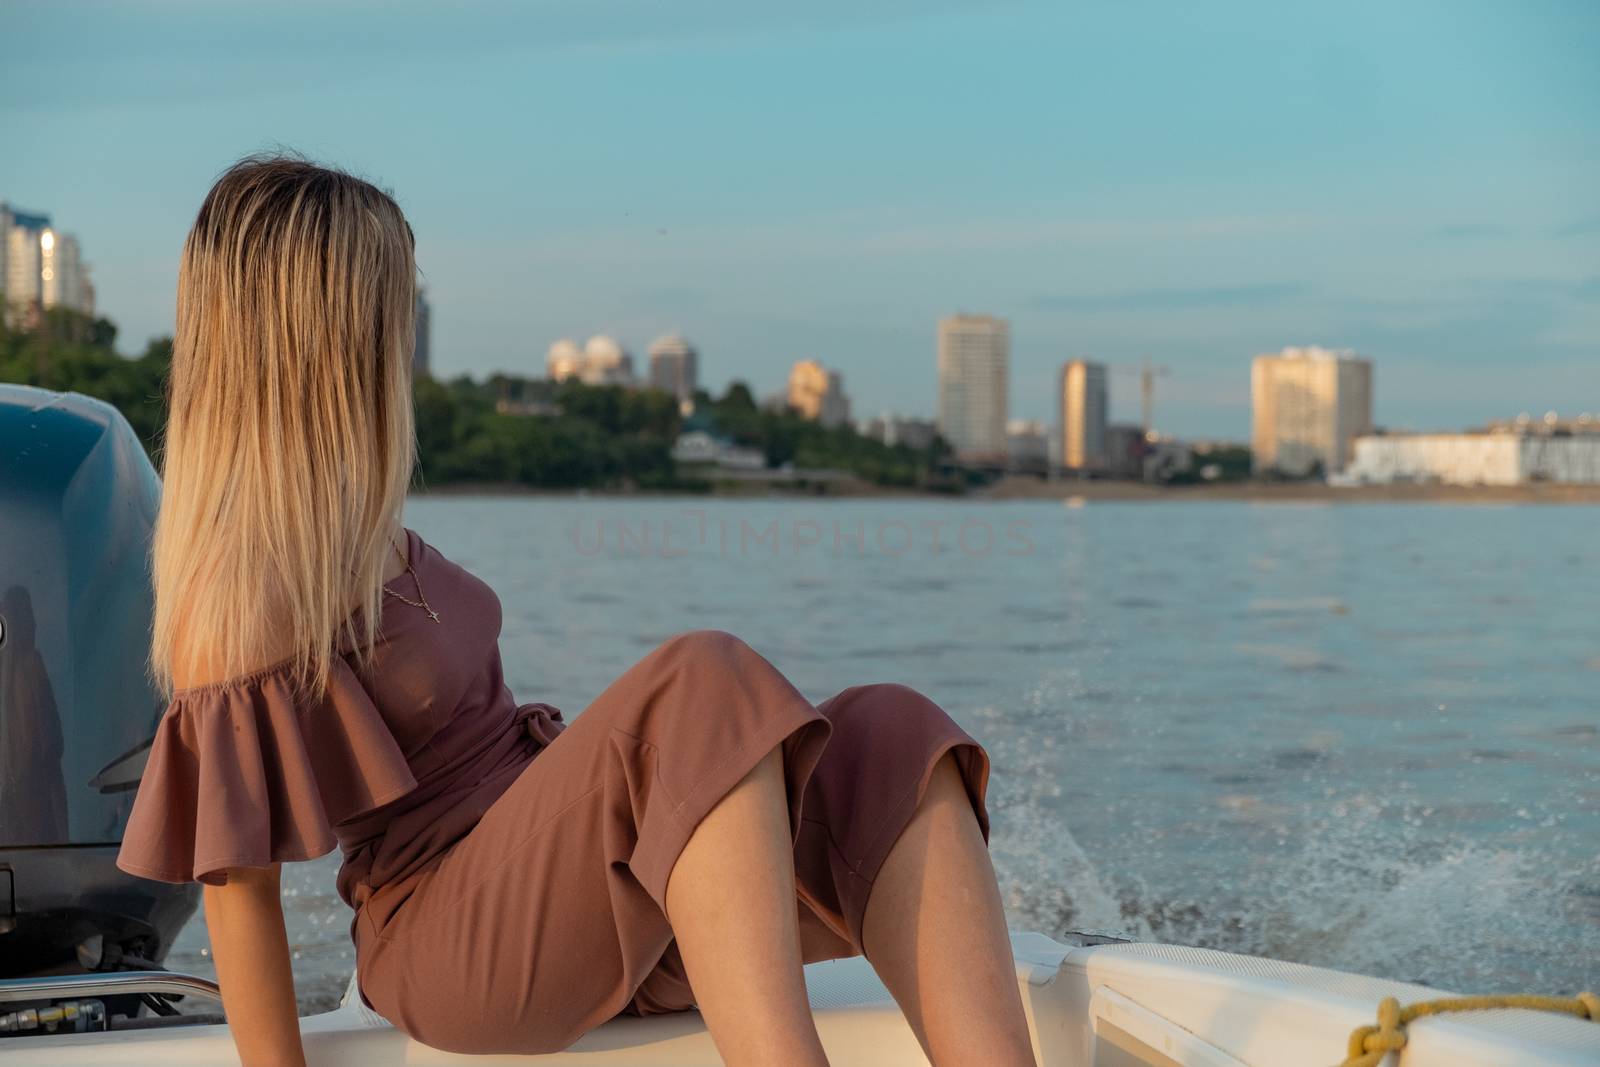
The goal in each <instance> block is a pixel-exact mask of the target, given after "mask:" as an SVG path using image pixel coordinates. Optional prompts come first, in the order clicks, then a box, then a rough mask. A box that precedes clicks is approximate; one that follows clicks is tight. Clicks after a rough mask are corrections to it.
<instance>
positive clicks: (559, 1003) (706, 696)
mask: <svg viewBox="0 0 1600 1067" xmlns="http://www.w3.org/2000/svg"><path fill="white" fill-rule="evenodd" d="M774 749H778V750H780V751H781V752H782V759H783V766H784V773H785V781H786V783H787V788H788V794H789V819H790V830H791V834H792V838H793V842H794V867H795V879H796V888H797V896H798V900H797V908H798V913H799V920H800V937H801V949H802V952H803V954H804V957H805V960H806V962H815V961H817V960H824V959H834V958H838V957H842V956H852V955H857V954H859V953H861V952H862V934H861V925H862V918H863V916H864V915H865V912H866V908H867V899H868V897H869V896H870V894H871V892H872V884H873V879H874V878H875V877H876V875H877V872H878V869H879V867H880V866H881V865H882V863H883V861H884V858H885V857H886V856H887V855H888V854H889V851H890V849H891V848H893V846H894V844H895V842H896V840H898V838H899V836H900V834H901V832H902V831H903V830H904V829H905V827H906V824H907V823H908V822H909V821H910V819H911V817H912V815H913V814H914V813H915V811H916V809H917V806H918V804H919V803H920V801H921V798H922V795H923V792H924V791H925V790H926V788H927V785H928V781H929V779H930V777H931V775H932V772H933V769H934V766H935V764H936V763H937V762H938V761H939V759H940V758H941V757H942V756H944V755H945V754H946V753H951V754H953V757H954V760H955V763H956V766H957V768H958V769H959V771H960V772H961V775H962V777H963V779H964V781H965V784H966V789H967V793H968V796H969V797H970V798H971V801H972V806H973V811H974V813H975V815H976V817H977V820H978V824H979V826H980V827H981V828H982V831H983V833H984V835H985V837H986V838H987V835H988V818H987V814H986V811H985V808H984V793H985V789H986V787H987V783H988V776H989V761H988V757H987V755H986V754H985V753H984V751H983V749H982V748H981V747H980V746H979V745H978V743H977V742H976V741H975V740H973V738H972V737H971V736H970V735H968V734H967V733H966V731H964V730H962V729H961V727H959V726H957V725H956V724H955V722H954V721H953V720H952V719H951V718H950V717H949V716H948V715H947V714H946V713H945V712H944V711H943V710H941V709H940V708H939V707H938V706H937V705H935V704H934V703H933V702H932V701H930V700H928V699H927V698H926V697H924V696H922V695H920V694H919V693H917V692H915V691H914V690H911V689H908V688H906V687H904V686H899V685H866V686H859V687H856V688H853V689H847V690H845V691H844V692H842V693H839V694H838V695H837V696H834V697H833V698H831V699H829V700H827V701H825V702H824V703H822V704H821V705H820V706H813V705H811V704H810V703H809V702H807V701H806V700H805V698H804V697H802V696H801V695H800V693H799V692H798V691H797V690H796V689H795V688H794V686H793V685H791V684H790V683H789V681H788V680H787V679H785V678H784V677H783V675H782V674H780V673H779V672H778V670H777V669H776V668H774V667H773V666H772V665H771V664H770V663H768V662H767V661H766V660H765V659H763V658H762V657H761V656H760V655H758V654H757V653H755V652H754V651H753V650H751V649H750V648H749V646H747V645H745V644H744V643H743V642H741V641H739V640H738V639H737V638H735V637H732V636H730V635H728V634H724V633H719V632H715V631H698V632H694V633H689V634H684V635H681V636H679V637H676V638H673V639H672V640H670V641H668V642H667V643H666V644H664V645H662V646H661V647H659V648H657V649H656V650H655V651H654V652H652V653H651V654H650V655H648V656H646V657H645V658H644V659H643V660H641V661H640V662H639V663H638V664H636V665H635V666H634V667H633V668H631V669H630V670H629V671H628V672H627V673H626V674H624V675H623V676H622V677H621V678H620V679H618V680H617V681H616V682H615V683H614V684H613V685H612V686H611V687H610V688H608V689H607V690H606V691H605V692H604V693H602V694H601V695H600V697H599V698H598V699H597V700H596V701H595V702H594V704H593V705H591V706H590V707H589V708H588V709H586V710H585V711H584V712H583V714H582V715H579V716H577V718H576V719H575V720H574V721H573V723H572V724H571V725H570V726H568V727H567V728H566V729H565V730H563V731H562V732H561V733H560V734H559V735H557V736H555V737H554V740H553V741H552V742H551V743H550V744H549V745H548V746H547V747H545V748H544V749H542V750H541V751H540V752H539V754H538V755H537V756H536V757H534V758H533V760H532V762H530V763H529V764H528V765H527V767H526V768H524V769H523V770H522V771H521V772H520V773H519V774H518V776H517V778H516V780H515V781H514V782H513V783H512V785H511V786H510V788H509V789H507V790H506V792H504V793H503V794H501V795H500V796H499V797H498V798H497V799H496V800H495V801H494V802H493V803H492V805H490V807H489V808H488V810H487V811H486V812H485V813H484V814H483V816H482V818H481V819H480V820H479V822H478V823H477V825H476V826H475V827H474V828H473V829H472V830H471V831H470V832H469V833H468V834H467V835H466V836H465V837H463V838H462V839H461V840H460V841H458V842H457V843H456V844H455V845H453V846H452V847H451V848H450V849H449V851H447V852H446V853H445V854H444V856H443V858H442V859H441V860H440V862H438V863H437V864H436V865H434V866H432V867H430V868H429V869H427V870H425V871H423V872H421V874H420V875H418V876H417V877H415V878H412V879H408V880H407V881H406V883H405V884H404V885H403V886H388V887H385V889H384V890H380V891H379V894H378V895H377V896H376V897H374V899H373V900H372V901H371V902H370V905H374V906H368V907H364V908H363V909H362V911H361V913H360V914H359V915H358V917H357V920H356V930H355V934H356V944H357V960H358V962H357V968H358V975H359V986H360V990H361V993H362V996H363V998H364V999H365V1000H366V1002H367V1003H368V1004H369V1005H371V1007H372V1008H373V1009H374V1010H376V1011H377V1012H379V1013H380V1014H382V1015H383V1016H384V1017H385V1018H387V1019H389V1020H390V1021H391V1022H393V1023H394V1024H395V1025H396V1026H397V1027H399V1028H400V1029H401V1030H403V1031H405V1032H406V1033H408V1034H410V1035H411V1036H412V1037H415V1038H416V1039H417V1040H419V1041H421V1042H423V1043H424V1044H427V1045H430V1046H433V1047H435V1048H440V1049H445V1050H449V1051H456V1052H474V1053H488V1052H498V1053H538V1052H550V1051H555V1050H558V1049H562V1048H565V1047H567V1046H568V1045H570V1044H571V1043H572V1042H573V1041H575V1040H577V1038H579V1037H580V1036H582V1035H583V1034H584V1033H586V1032H587V1031H589V1030H591V1029H593V1028H594V1027H596V1026H598V1025H600V1024H601V1023H604V1022H605V1021H606V1020H608V1019H610V1018H612V1017H614V1016H616V1015H618V1014H619V1013H624V1012H628V1013H633V1014H651V1013H656V1012H669V1011H681V1010H684V1009H687V1008H691V1007H693V1006H694V993H693V991H692V990H691V989H690V988H689V984H688V981H687V979H686V977H685V974H684V969H683V964H682V961H681V959H680V958H679V956H678V952H677V949H676V947H675V945H674V944H673V935H672V928H671V926H670V925H669V924H668V922H667V918H666V912H665V899H666V888H667V879H668V877H669V875H670V874H671V873H672V868H673V865H674V864H675V863H676V862H677V858H678V855H679V853H680V852H681V851H682V849H683V847H684V845H685V843H686V842H687V841H688V840H689V837H690V835H691V834H693V832H694V829H695V827H696V826H697V825H698V824H699V822H700V820H701V819H702V818H704V817H705V816H706V814H707V813H708V812H710V811H711V809H712V808H714V807H715V806H716V805H717V803H718V802H719V801H720V800H721V799H722V798H723V797H724V796H725V795H726V794H727V793H728V792H729V791H730V790H731V789H732V788H733V787H734V786H735V785H736V784H738V783H739V782H740V781H741V780H742V779H743V778H744V777H745V776H746V775H747V774H749V773H750V771H751V770H753V769H754V768H755V767H756V765H757V764H758V763H760V762H761V760H762V759H763V758H764V757H765V756H766V755H767V754H768V753H770V752H772V751H773V750H774ZM391 890H392V891H393V892H390V891H391Z"/></svg>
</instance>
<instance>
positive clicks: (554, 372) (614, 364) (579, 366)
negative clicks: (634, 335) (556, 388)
mask: <svg viewBox="0 0 1600 1067" xmlns="http://www.w3.org/2000/svg"><path fill="white" fill-rule="evenodd" d="M544 363H545V374H546V375H547V376H548V377H549V378H550V380H551V381H554V382H564V381H566V380H567V379H568V378H576V379H578V380H579V381H580V382H582V383H583V384H585V385H632V384H633V356H631V355H629V354H628V352H627V350H626V349H624V348H623V347H622V346H621V345H620V344H618V343H617V341H616V339H615V338H612V337H607V336H606V335H605V334H595V335H594V336H593V337H591V338H589V340H588V341H587V342H585V343H584V346H583V347H582V348H579V347H578V345H577V342H575V341H573V340H572V339H571V338H567V337H563V338H561V340H559V341H557V342H556V343H555V344H553V345H551V346H550V351H549V352H547V353H546V354H545V360H544Z"/></svg>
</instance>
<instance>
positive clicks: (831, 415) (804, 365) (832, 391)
mask: <svg viewBox="0 0 1600 1067" xmlns="http://www.w3.org/2000/svg"><path fill="white" fill-rule="evenodd" d="M789 406H790V407H792V408H794V409H795V410H796V411H798V412H799V413H800V414H801V415H804V416H805V417H806V418H808V419H812V420H814V421H816V422H820V423H822V425H824V426H842V425H844V424H845V423H847V422H849V421H850V398H849V397H847V396H845V392H844V377H843V376H842V375H841V374H840V373H839V372H838V371H836V370H829V369H828V368H827V367H824V366H823V365H822V364H821V363H818V362H817V361H816V360H814V359H802V360H800V361H799V362H798V363H796V364H795V365H794V366H793V367H792V368H791V369H790V371H789Z"/></svg>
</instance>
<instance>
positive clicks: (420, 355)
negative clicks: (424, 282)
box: [411, 285, 433, 378]
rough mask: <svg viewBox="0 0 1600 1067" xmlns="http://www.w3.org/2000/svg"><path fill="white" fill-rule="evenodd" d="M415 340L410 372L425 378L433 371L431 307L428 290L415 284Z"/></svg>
mask: <svg viewBox="0 0 1600 1067" xmlns="http://www.w3.org/2000/svg"><path fill="white" fill-rule="evenodd" d="M416 324H417V340H416V347H414V348H413V349H412V350H411V373H412V375H413V376H414V377H418V378H426V377H428V376H429V375H430V374H432V373H433V307H432V305H430V304H429V303H428V292H427V290H426V289H424V288H422V286H420V285H419V286H417V308H416Z"/></svg>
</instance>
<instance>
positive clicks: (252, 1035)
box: [205, 865, 306, 1067]
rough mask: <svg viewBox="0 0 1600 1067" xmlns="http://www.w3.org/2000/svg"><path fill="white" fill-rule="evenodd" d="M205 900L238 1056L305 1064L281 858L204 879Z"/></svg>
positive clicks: (248, 1062) (246, 1060) (248, 1063)
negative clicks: (216, 879)
mask: <svg viewBox="0 0 1600 1067" xmlns="http://www.w3.org/2000/svg"><path fill="white" fill-rule="evenodd" d="M205 905H206V929H207V930H209V931H210V932H211V951H212V954H213V955H214V956H215V957H216V961H217V981H218V983H219V984H220V985H221V986H222V1006H223V1009H224V1010H225V1011H226V1012H227V1013H228V1027H229V1029H231V1030H232V1031H233V1041H234V1044H235V1045H236V1046H237V1047H238V1049H239V1059H240V1061H241V1062H242V1063H243V1064H244V1065H245V1067H256V1065H265V1064H272V1065H274V1067H276V1065H278V1064H284V1065H287V1067H304V1064H305V1062H306V1061H305V1051H304V1049H302V1048H301V1046H300V1013H299V1011H298V1010H297V1009H296V1007H295V999H294V975H293V974H292V973H291V972H290V969H289V937H288V935H287V934H285V933H284V929H283V903H282V900H281V898H280V897H279V895H278V867H277V865H273V866H271V867H230V868H228V882H227V884H226V885H208V886H206V888H205Z"/></svg>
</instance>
